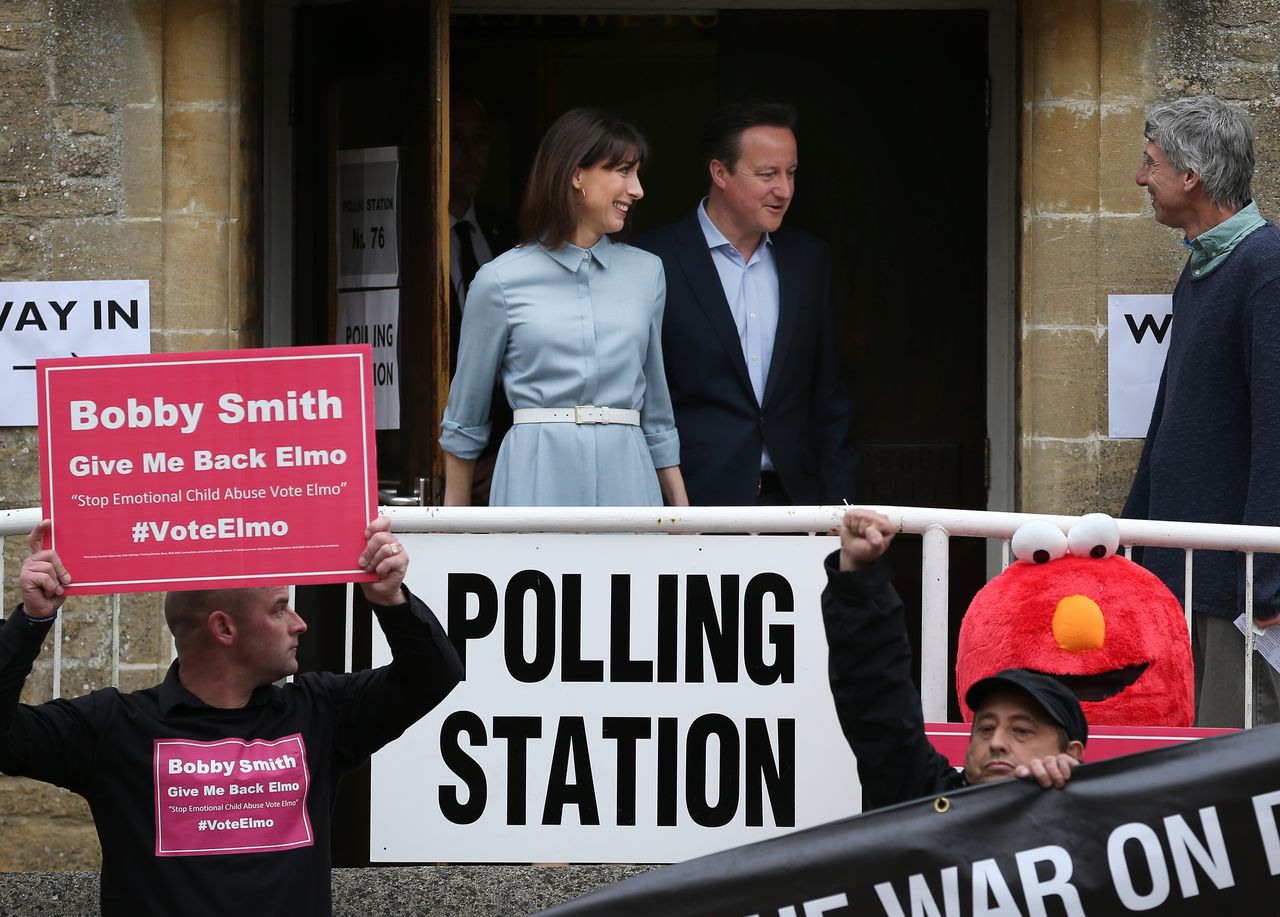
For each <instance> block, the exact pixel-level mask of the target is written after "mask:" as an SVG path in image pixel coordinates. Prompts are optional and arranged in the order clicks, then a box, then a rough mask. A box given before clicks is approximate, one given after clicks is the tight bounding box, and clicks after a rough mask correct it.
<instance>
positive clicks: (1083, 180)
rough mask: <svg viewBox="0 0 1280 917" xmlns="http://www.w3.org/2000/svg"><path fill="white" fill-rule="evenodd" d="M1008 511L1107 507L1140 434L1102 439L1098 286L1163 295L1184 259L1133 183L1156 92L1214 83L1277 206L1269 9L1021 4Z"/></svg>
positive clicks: (1261, 193)
mask: <svg viewBox="0 0 1280 917" xmlns="http://www.w3.org/2000/svg"><path fill="white" fill-rule="evenodd" d="M1022 36H1023V41H1022V175H1021V182H1020V185H1021V195H1022V251H1021V278H1020V296H1019V299H1020V320H1021V340H1022V346H1021V366H1020V367H1019V411H1018V415H1019V430H1020V434H1021V447H1020V455H1019V460H1020V469H1019V471H1020V473H1019V477H1018V496H1019V504H1020V505H1019V509H1021V510H1023V511H1026V512H1061V513H1082V512H1090V511H1094V510H1101V511H1104V512H1112V513H1116V512H1119V510H1120V508H1121V507H1122V506H1123V504H1124V499H1125V496H1126V495H1127V493H1128V489H1129V483H1130V481H1131V480H1132V477H1133V470H1134V468H1135V467H1136V465H1137V462H1138V456H1139V453H1140V452H1141V449H1142V441H1141V440H1111V439H1108V438H1107V435H1106V434H1107V334H1106V332H1107V296H1108V295H1110V294H1115V293H1168V292H1171V291H1172V290H1173V285H1174V282H1175V281H1176V280H1177V276H1178V273H1179V271H1180V270H1181V269H1182V265H1183V263H1184V261H1185V260H1186V251H1185V249H1184V248H1183V246H1182V242H1181V235H1180V234H1179V233H1178V232H1176V231H1175V230H1172V229H1167V228H1165V227H1163V226H1160V225H1158V224H1157V223H1156V222H1155V220H1154V219H1153V218H1152V215H1151V205H1150V203H1149V201H1148V197H1147V194H1146V192H1145V191H1144V190H1143V189H1142V188H1140V187H1138V186H1137V185H1136V184H1135V182H1134V174H1135V172H1136V171H1137V166H1138V160H1139V157H1140V155H1141V153H1142V147H1143V143H1144V141H1143V136H1142V129H1143V121H1144V113H1145V110H1146V109H1147V107H1148V106H1149V105H1150V104H1151V103H1152V102H1155V101H1163V100H1166V99H1171V98H1176V97H1178V96H1181V95H1190V94H1194V93H1198V92H1205V91H1207V92H1214V93H1217V94H1218V95H1220V96H1221V97H1222V98H1224V99H1226V100H1228V101H1230V102H1232V103H1233V104H1237V105H1239V106H1240V107H1241V108H1242V109H1244V110H1245V111H1247V112H1248V113H1249V114H1250V115H1251V116H1252V118H1253V121H1254V126H1255V128H1256V131H1257V151H1258V173H1257V174H1258V178H1257V180H1256V182H1255V193H1256V196H1257V199H1258V202H1259V206H1260V207H1261V208H1262V210H1263V213H1264V215H1268V216H1275V215H1276V214H1277V211H1276V210H1275V207H1276V205H1277V204H1280V197H1278V196H1277V192H1280V168H1278V167H1280V98H1278V97H1277V92H1278V91H1280V73H1278V71H1277V64H1276V61H1277V58H1278V56H1280V7H1278V6H1277V5H1276V4H1275V3H1274V2H1270V0H1268V2H1210V0H1199V2H1196V0H1191V2H1180V0H1168V2H1164V3H1157V2H1154V0H1024V2H1023V4H1022Z"/></svg>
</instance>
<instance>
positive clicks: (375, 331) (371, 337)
mask: <svg viewBox="0 0 1280 917" xmlns="http://www.w3.org/2000/svg"><path fill="white" fill-rule="evenodd" d="M337 331H338V333H337V335H336V336H335V337H334V340H335V341H336V342H337V343H339V344H368V345H370V346H371V347H372V348H373V404H374V412H375V414H376V416H377V429H379V430H399V429H400V360H399V358H398V355H397V351H398V350H399V348H398V346H397V341H398V339H399V335H400V291H399V290H365V291H362V292H359V293H339V294H338V329H337Z"/></svg>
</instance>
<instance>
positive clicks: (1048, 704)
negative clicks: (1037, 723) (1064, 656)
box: [964, 669, 1089, 751]
mask: <svg viewBox="0 0 1280 917" xmlns="http://www.w3.org/2000/svg"><path fill="white" fill-rule="evenodd" d="M1001 690H1013V691H1017V692H1020V693H1022V694H1026V695H1028V696H1029V697H1030V698H1031V699H1032V700H1034V701H1035V702H1036V703H1037V704H1038V705H1039V706H1040V709H1042V710H1043V711H1044V712H1045V715H1046V716H1048V717H1049V719H1051V720H1053V722H1054V723H1055V724H1057V726H1058V732H1059V740H1060V744H1061V747H1062V749H1063V750H1064V751H1065V750H1066V747H1067V745H1068V744H1069V743H1070V742H1079V743H1080V744H1081V745H1087V744H1088V743H1089V723H1088V722H1087V721H1086V720H1085V718H1084V710H1083V709H1081V707H1080V701H1079V700H1078V699H1077V698H1076V696H1075V695H1074V694H1072V693H1071V689H1069V688H1068V687H1066V686H1065V685H1064V684H1063V683H1062V682H1060V681H1058V680H1057V679H1055V678H1052V677H1051V676H1049V675H1042V674H1041V673H1039V672H1033V671H1031V670H1030V669H1005V670H1004V671H1003V672H997V673H996V674H995V675H992V676H990V677H988V678H983V679H980V680H979V681H975V682H974V683H973V684H972V685H970V686H969V690H968V691H966V692H965V694H964V702H965V703H966V704H968V705H969V709H970V710H972V711H973V713H974V719H975V720H976V719H977V714H978V707H980V706H981V705H982V701H983V699H984V698H985V697H986V696H987V695H988V694H990V693H991V692H992V691H1001Z"/></svg>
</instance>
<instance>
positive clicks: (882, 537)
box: [822, 509, 1089, 811]
mask: <svg viewBox="0 0 1280 917" xmlns="http://www.w3.org/2000/svg"><path fill="white" fill-rule="evenodd" d="M893 535H894V528H893V525H892V523H890V522H889V520H888V519H886V518H885V517H884V516H881V515H879V514H878V513H873V512H871V511H869V510H864V509H850V510H849V511H848V512H846V513H845V516H844V520H843V522H842V524H841V527H840V550H839V551H837V552H833V553H832V554H831V556H829V557H828V558H827V561H826V570H827V588H826V589H825V590H823V593H822V617H823V622H824V623H825V625H826V629H827V644H828V648H829V651H830V678H831V694H832V697H833V698H834V699H835V705H836V714H837V716H839V718H840V726H841V728H842V729H843V730H844V735H845V738H846V739H847V740H848V742H849V746H850V747H851V748H852V749H853V753H854V755H855V756H856V757H857V759H858V777H859V779H860V780H861V781H862V808H863V811H868V810H870V809H876V808H879V807H881V806H887V805H893V804H894V803H899V802H905V801H906V800H908V799H915V798H918V797H920V796H929V795H932V794H935V793H942V792H946V791H949V790H956V789H960V788H962V787H966V786H974V785H977V784H982V783H991V782H994V781H997V780H1008V779H1010V778H1013V777H1024V778H1031V779H1034V780H1035V781H1036V782H1037V783H1039V784H1040V785H1041V786H1043V787H1046V788H1047V787H1057V788H1059V789H1061V788H1062V787H1063V786H1065V785H1066V783H1067V781H1068V780H1069V779H1070V778H1071V771H1072V769H1073V768H1074V767H1075V766H1076V765H1077V764H1079V763H1080V762H1081V760H1083V756H1084V746H1085V743H1086V742H1087V741H1088V739H1089V730H1088V725H1087V724H1086V722H1085V718H1084V713H1083V712H1082V711H1081V709H1080V702H1079V701H1078V700H1077V699H1076V697H1075V695H1073V694H1072V693H1071V692H1070V691H1069V690H1068V689H1067V688H1066V687H1064V686H1063V685H1062V684H1061V683H1060V682H1058V681H1056V680H1054V679H1053V678H1050V677H1049V676H1047V675H1041V674H1039V673H1037V672H1031V671H1028V670H1026V669H1006V670H1005V671H1003V672H1000V673H998V674H996V675H993V676H991V677H990V678H984V679H982V680H981V681H978V682H975V683H974V684H973V686H972V687H970V688H969V690H968V692H967V693H966V694H965V702H966V703H967V704H968V705H969V707H970V709H972V710H973V711H974V718H973V732H972V734H971V735H970V738H969V751H968V753H967V754H966V755H965V764H964V770H963V771H956V770H955V768H953V767H952V766H951V764H950V763H949V762H948V761H947V759H946V758H945V757H943V756H942V755H941V754H939V753H938V752H937V751H936V750H935V749H934V748H933V746H932V745H931V744H930V742H929V740H928V738H926V736H925V734H924V716H923V714H922V713H921V710H920V695H919V693H918V692H917V690H916V688H915V685H914V684H913V683H912V681H911V644H910V642H909V641H908V639H907V630H906V625H905V624H904V622H903V614H902V600H901V599H899V598H898V594H897V592H896V591H895V590H894V588H893V584H892V583H891V582H890V581H889V571H888V569H887V568H886V567H885V566H884V565H883V564H879V563H875V561H876V559H877V558H879V557H880V555H882V554H883V553H884V552H885V551H886V550H887V549H888V547H889V542H890V541H891V540H892V539H893Z"/></svg>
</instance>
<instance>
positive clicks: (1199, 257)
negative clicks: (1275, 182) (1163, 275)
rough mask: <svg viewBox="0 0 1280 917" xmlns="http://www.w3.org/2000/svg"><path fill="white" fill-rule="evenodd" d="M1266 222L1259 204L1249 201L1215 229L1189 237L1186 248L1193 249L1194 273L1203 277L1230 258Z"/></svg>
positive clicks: (1192, 274)
mask: <svg viewBox="0 0 1280 917" xmlns="http://www.w3.org/2000/svg"><path fill="white" fill-rule="evenodd" d="M1266 222H1267V221H1266V220H1264V219H1263V218H1262V216H1261V214H1259V213H1258V205H1257V204H1256V203H1255V202H1254V201H1250V202H1249V203H1248V204H1246V205H1245V206H1244V208H1243V209H1242V210H1240V211H1238V212H1237V213H1235V214H1233V215H1232V216H1230V217H1228V218H1227V219H1225V220H1223V221H1222V222H1221V223H1219V224H1218V225H1217V226H1215V227H1213V229H1209V230H1206V231H1205V232H1202V233H1200V235H1198V236H1196V237H1195V238H1194V239H1189V240H1187V243H1186V245H1187V248H1189V249H1191V276H1193V277H1204V276H1205V275H1206V274H1209V273H1211V272H1212V271H1213V270H1214V268H1216V267H1217V266H1218V265H1219V264H1221V263H1222V262H1224V261H1226V260H1227V255H1229V254H1231V251H1232V249H1234V248H1235V247H1236V246H1237V245H1239V244H1240V240H1241V239H1243V238H1244V237H1245V236H1247V235H1249V233H1251V232H1253V231H1254V230H1255V229H1257V228H1258V227H1260V226H1265V225H1266Z"/></svg>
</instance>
